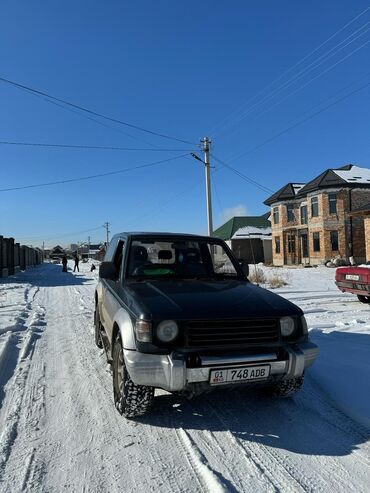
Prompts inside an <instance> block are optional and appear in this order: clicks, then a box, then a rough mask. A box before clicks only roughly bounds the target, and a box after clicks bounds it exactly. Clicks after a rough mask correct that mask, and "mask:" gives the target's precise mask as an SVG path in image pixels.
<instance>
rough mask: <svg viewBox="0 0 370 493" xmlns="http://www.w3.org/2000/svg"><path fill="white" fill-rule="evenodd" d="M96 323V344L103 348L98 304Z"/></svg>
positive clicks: (95, 316) (95, 315)
mask: <svg viewBox="0 0 370 493" xmlns="http://www.w3.org/2000/svg"><path fill="white" fill-rule="evenodd" d="M94 325H95V344H96V345H97V346H98V348H99V349H102V347H103V341H102V339H101V335H100V331H101V321H100V314H99V305H98V304H97V305H96V307H95V313H94Z"/></svg>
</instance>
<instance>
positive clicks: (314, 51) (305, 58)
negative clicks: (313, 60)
mask: <svg viewBox="0 0 370 493" xmlns="http://www.w3.org/2000/svg"><path fill="white" fill-rule="evenodd" d="M369 10H370V7H367V8H366V9H364V10H363V11H362V12H360V13H359V14H358V15H356V16H355V17H353V18H352V19H351V20H350V21H349V22H347V23H346V24H345V25H344V26H342V27H341V28H340V29H338V30H337V31H335V32H334V33H333V34H332V35H331V36H329V37H328V38H327V39H326V40H325V41H324V42H322V43H321V44H319V46H317V47H316V48H315V49H314V50H312V51H310V52H309V53H308V54H307V55H305V56H304V57H303V58H301V59H300V60H298V62H296V63H294V64H293V65H292V66H291V67H289V68H288V69H287V70H285V71H284V72H283V73H282V74H280V75H279V76H278V77H277V78H275V79H274V80H273V81H272V82H270V83H269V84H267V85H266V86H264V87H263V88H262V89H261V90H260V91H258V92H257V94H255V95H254V96H252V97H251V98H248V99H247V101H245V103H243V104H242V105H240V106H238V107H237V108H236V109H235V110H233V111H232V112H231V113H229V114H228V115H227V116H226V117H225V118H223V119H222V120H221V122H220V123H218V124H216V125H215V126H213V128H212V131H210V132H209V133H210V134H212V133H213V134H214V132H215V129H217V128H218V132H219V131H220V129H221V128H222V127H223V126H224V125H225V124H226V122H227V121H228V120H230V119H231V118H233V116H234V115H237V114H238V113H240V114H242V113H243V112H244V109H245V107H246V106H247V105H248V104H249V103H251V102H252V101H254V100H255V99H256V98H258V96H260V95H261V94H263V93H264V92H265V91H266V89H269V88H270V87H272V86H273V85H274V84H275V83H276V82H278V81H279V80H281V79H283V77H284V76H286V75H287V74H289V73H290V72H291V71H292V70H294V69H295V68H296V67H298V66H299V65H301V64H302V63H303V62H304V61H305V60H307V59H308V58H310V57H311V56H312V55H314V54H315V53H316V52H318V51H319V50H320V48H322V47H323V46H325V45H326V44H327V43H328V42H329V41H331V40H332V39H333V38H334V37H335V36H337V35H338V34H339V33H340V32H342V31H344V29H346V28H347V27H348V26H350V25H351V24H353V23H354V22H355V21H356V20H357V19H359V18H360V17H362V16H363V15H364V14H366V13H367V12H368V11H369Z"/></svg>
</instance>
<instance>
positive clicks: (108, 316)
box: [103, 240, 125, 341]
mask: <svg viewBox="0 0 370 493" xmlns="http://www.w3.org/2000/svg"><path fill="white" fill-rule="evenodd" d="M124 254H125V242H124V241H123V240H119V242H118V245H117V249H116V251H115V254H114V256H113V259H112V261H113V263H114V264H115V266H116V269H117V273H118V276H117V279H116V280H114V281H111V280H107V281H106V283H107V285H106V289H105V292H104V300H103V305H104V314H103V316H104V322H105V324H104V326H105V331H106V333H107V336H108V338H109V340H110V341H111V340H112V331H113V322H114V317H115V314H116V313H117V311H118V310H119V309H120V307H121V303H120V301H119V286H120V283H121V280H122V264H123V258H124Z"/></svg>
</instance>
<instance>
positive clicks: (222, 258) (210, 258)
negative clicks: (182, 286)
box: [127, 239, 240, 279]
mask: <svg viewBox="0 0 370 493" xmlns="http://www.w3.org/2000/svg"><path fill="white" fill-rule="evenodd" d="M127 273H128V276H129V277H134V278H145V279H147V278H181V279H194V278H196V279H201V278H209V277H212V278H223V277H228V278H229V277H240V272H238V271H237V269H236V268H235V266H234V264H233V262H232V260H231V258H230V256H229V254H228V252H227V251H226V250H225V248H224V247H223V246H222V244H219V243H213V242H209V241H205V240H193V239H191V240H187V239H185V240H182V239H179V240H167V239H164V240H162V239H140V240H139V239H135V240H133V241H132V242H131V247H130V253H129V259H128V266H127Z"/></svg>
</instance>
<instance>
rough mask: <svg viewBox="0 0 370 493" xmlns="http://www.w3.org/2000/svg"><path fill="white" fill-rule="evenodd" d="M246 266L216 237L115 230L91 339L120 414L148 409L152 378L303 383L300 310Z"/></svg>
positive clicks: (207, 384)
mask: <svg viewBox="0 0 370 493" xmlns="http://www.w3.org/2000/svg"><path fill="white" fill-rule="evenodd" d="M247 273H248V266H245V267H244V268H242V266H241V265H240V264H239V262H238V261H237V260H236V258H235V257H234V256H233V254H232V252H231V250H230V249H229V248H228V246H227V245H226V244H225V242H223V241H221V240H218V239H215V238H210V237H204V236H195V235H185V234H170V233H166V234H165V233H121V234H118V235H116V236H114V237H113V239H112V241H111V243H110V245H109V248H108V251H107V254H106V256H105V260H104V262H103V263H102V264H101V266H100V271H99V276H100V279H99V282H98V286H97V289H96V292H95V343H96V345H97V346H98V347H99V348H102V347H104V349H105V352H106V354H107V359H108V362H109V363H111V365H112V370H113V371H112V373H113V391H114V401H115V405H116V407H117V409H118V411H119V412H120V413H121V414H123V415H124V416H126V417H127V418H133V417H135V416H138V415H142V414H144V413H146V412H148V411H149V410H150V408H151V406H152V404H153V399H154V390H155V388H160V389H164V390H167V391H169V392H179V393H182V394H185V395H187V396H193V395H196V394H199V393H202V392H204V391H208V390H210V389H213V388H220V387H224V386H225V387H226V386H236V385H252V384H253V385H256V384H258V385H265V386H266V387H267V388H268V389H269V391H271V393H272V394H273V395H275V396H282V397H286V396H291V395H293V394H294V393H295V392H296V391H297V390H298V389H299V388H300V387H301V386H302V384H303V378H304V371H305V370H306V369H307V368H308V367H309V366H311V365H312V363H313V362H314V360H315V358H316V356H317V354H318V348H317V346H316V345H315V344H313V343H312V342H310V340H309V336H308V331H307V324H306V320H305V318H304V316H303V312H302V310H301V309H300V308H298V307H297V306H295V305H294V304H293V303H291V302H289V301H287V300H286V299H284V298H282V297H280V296H278V295H276V294H274V293H272V292H270V291H267V290H266V289H262V288H260V287H258V286H256V285H254V284H252V283H251V282H249V281H248V279H247V278H246V274H247Z"/></svg>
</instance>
